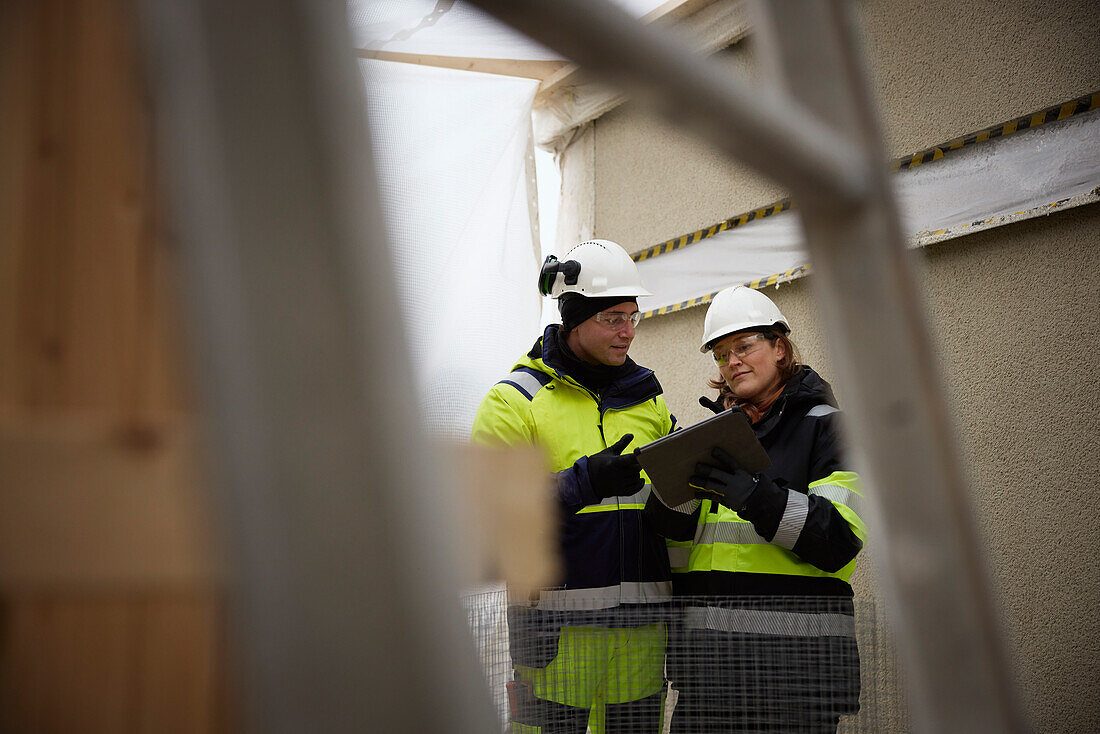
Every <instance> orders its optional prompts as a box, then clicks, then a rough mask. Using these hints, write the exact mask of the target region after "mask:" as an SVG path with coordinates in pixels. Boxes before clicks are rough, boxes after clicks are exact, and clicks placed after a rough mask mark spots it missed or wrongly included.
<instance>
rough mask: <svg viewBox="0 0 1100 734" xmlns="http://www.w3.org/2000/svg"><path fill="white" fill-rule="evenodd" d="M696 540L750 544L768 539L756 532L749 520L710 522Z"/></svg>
mask: <svg viewBox="0 0 1100 734" xmlns="http://www.w3.org/2000/svg"><path fill="white" fill-rule="evenodd" d="M695 542H696V544H698V545H702V544H703V543H737V544H740V545H750V544H753V543H763V544H765V545H767V542H768V541H767V540H766V539H765V538H763V537H762V536H761V535H760V534H759V533H757V532H756V528H754V527H753V526H752V523H749V522H708V523H707V524H706V526H704V527H703V532H701V533H698V534H696V536H695Z"/></svg>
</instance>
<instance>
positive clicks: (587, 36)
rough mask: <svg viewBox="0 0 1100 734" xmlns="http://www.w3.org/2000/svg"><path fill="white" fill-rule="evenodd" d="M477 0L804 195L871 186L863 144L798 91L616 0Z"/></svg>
mask: <svg viewBox="0 0 1100 734" xmlns="http://www.w3.org/2000/svg"><path fill="white" fill-rule="evenodd" d="M471 1H472V2H473V4H474V5H478V6H480V7H482V8H484V9H485V10H487V11H489V12H491V13H493V14H494V15H496V16H497V17H499V18H500V19H501V20H504V21H506V22H507V23H510V24H511V25H513V26H515V27H516V28H517V29H518V30H520V31H523V32H524V33H526V34H528V35H529V36H531V37H532V38H534V39H535V40H537V41H539V42H540V43H544V44H546V45H547V46H549V47H550V48H553V49H554V50H556V51H559V52H561V53H562V54H563V55H565V56H566V57H568V58H570V59H572V60H573V61H575V62H577V63H578V64H580V65H581V66H582V67H583V68H584V69H587V70H588V71H591V72H592V73H594V74H598V75H599V76H600V77H601V78H602V79H604V80H606V81H608V82H609V83H611V84H614V85H616V86H619V87H620V88H622V89H623V90H624V91H626V92H628V93H629V94H630V95H631V96H632V97H633V98H634V99H637V100H639V101H642V102H645V103H648V104H650V105H652V106H655V107H657V108H658V109H660V110H661V111H662V112H664V113H666V114H667V115H668V116H669V117H670V118H671V119H673V120H675V121H676V124H677V126H679V127H681V128H683V129H685V130H689V131H691V132H693V133H694V134H696V135H698V136H699V137H701V138H703V139H705V140H706V141H707V142H709V143H710V144H712V145H714V146H715V147H717V148H718V149H719V150H721V151H723V152H724V153H726V154H727V155H731V156H734V157H736V158H739V159H741V160H743V161H745V162H746V163H748V164H749V165H751V166H753V167H754V168H756V169H757V170H759V171H761V172H767V173H768V174H769V175H771V176H773V177H774V178H776V179H777V180H778V181H779V182H780V183H782V184H783V185H785V186H787V187H789V188H790V189H791V191H792V192H794V194H795V196H796V197H798V198H799V199H802V198H804V197H805V196H814V195H816V192H818V191H823V190H828V191H829V192H830V196H831V198H832V200H833V201H834V202H837V204H838V205H844V204H852V203H854V202H856V201H859V200H861V199H863V198H864V197H865V195H866V182H865V179H864V177H863V175H862V174H863V171H864V170H865V167H866V165H865V160H864V156H863V152H862V151H861V150H860V149H859V148H858V147H857V146H856V145H854V144H853V143H852V142H851V141H849V140H848V139H847V138H846V137H845V136H843V135H841V134H840V133H838V132H836V131H834V130H833V129H831V128H829V127H827V126H825V125H823V124H821V122H819V121H818V119H817V118H816V117H815V116H814V115H813V114H811V113H810V112H809V111H808V110H806V109H805V108H803V107H802V105H801V104H799V102H798V101H797V100H796V99H794V98H793V97H791V96H789V95H787V94H784V93H782V92H781V91H779V90H777V89H775V88H770V89H762V90H753V89H750V88H749V87H748V85H746V84H744V83H741V82H738V81H737V80H736V79H731V78H730V76H729V74H728V73H726V72H725V71H723V70H722V69H721V68H719V67H718V66H716V65H713V64H705V63H701V62H700V59H699V58H698V57H697V56H696V55H695V53H694V52H693V51H692V49H691V48H690V47H689V46H688V45H687V44H686V43H682V42H678V39H675V38H672V37H670V36H669V35H668V34H667V33H662V32H661V31H660V30H659V29H656V28H652V27H649V26H646V25H643V24H642V23H640V22H639V21H637V20H635V19H634V18H632V17H631V16H630V15H629V14H627V13H626V11H624V10H622V9H621V8H619V7H617V6H615V5H613V4H612V3H610V2H587V1H586V0H560V1H559V0H531V1H529V2H512V0H471Z"/></svg>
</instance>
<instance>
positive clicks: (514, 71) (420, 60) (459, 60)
mask: <svg viewBox="0 0 1100 734" xmlns="http://www.w3.org/2000/svg"><path fill="white" fill-rule="evenodd" d="M355 55H356V56H358V57H359V58H362V59H377V60H379V61H396V62H400V63H403V64H416V65H418V66H434V67H437V68H440V69H458V70H460V71H477V72H481V73H482V74H499V75H502V76H518V77H523V78H525V79H546V78H548V77H551V76H553V75H554V74H555V73H556V72H558V71H559V70H560V69H562V68H563V67H565V66H568V65H569V64H568V62H565V61H543V60H522V59H479V58H469V57H462V56H433V55H431V54H407V53H400V52H397V51H372V50H370V49H362V48H361V49H356V51H355Z"/></svg>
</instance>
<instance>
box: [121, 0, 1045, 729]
mask: <svg viewBox="0 0 1100 734" xmlns="http://www.w3.org/2000/svg"><path fill="white" fill-rule="evenodd" d="M472 1H473V2H474V4H476V5H478V6H480V7H482V8H483V9H485V10H487V11H489V12H491V13H493V14H494V15H496V16H497V17H498V18H500V19H502V20H504V21H505V22H507V23H509V24H511V25H513V26H515V27H516V28H518V29H519V30H521V31H523V32H524V33H526V34H528V35H530V36H531V37H532V38H534V39H536V40H538V41H540V42H541V43H543V44H545V45H547V46H549V47H551V48H554V49H556V50H558V51H560V52H561V53H562V54H563V55H564V56H566V57H567V58H570V59H572V60H573V61H575V62H577V63H578V64H580V66H581V67H582V68H584V69H586V70H588V71H589V72H591V73H593V74H595V75H597V76H599V77H600V78H602V79H604V80H605V81H607V82H609V83H611V84H613V85H616V86H617V87H619V88H620V89H622V90H624V91H626V92H627V93H629V94H630V95H631V97H632V98H633V99H635V100H636V101H638V102H640V103H642V104H646V105H648V106H649V107H651V108H653V109H656V110H658V111H660V112H662V113H664V114H666V115H667V116H669V117H670V118H672V119H673V120H675V122H676V123H677V124H678V125H679V126H680V127H682V128H684V129H686V130H689V131H691V132H693V133H694V134H696V135H698V136H699V137H701V138H702V139H704V140H706V141H709V142H710V143H711V144H713V145H715V146H716V147H718V148H719V149H720V150H722V151H724V152H725V153H727V154H729V155H731V156H735V157H737V158H740V159H741V160H743V161H745V162H747V163H748V164H750V165H752V166H753V167H754V168H756V169H757V170H759V171H760V172H762V173H764V174H766V175H768V176H770V177H772V178H774V179H775V180H777V181H778V182H780V183H781V184H783V185H784V186H786V187H787V188H788V189H789V190H790V192H791V194H792V195H793V196H794V197H795V198H797V199H798V201H799V204H800V206H801V216H802V220H803V223H804V227H805V233H806V239H807V242H808V246H809V251H810V254H811V257H812V260H813V263H814V269H815V276H814V278H813V279H812V283H813V292H814V296H815V299H816V301H817V303H818V304H819V305H820V307H821V311H822V314H823V316H824V323H825V324H826V335H827V337H828V339H827V342H828V344H829V347H830V352H831V354H832V356H833V357H834V359H835V364H836V365H837V368H838V369H837V371H838V380H837V382H838V384H839V386H840V387H841V389H842V390H843V393H844V394H845V396H846V398H847V400H848V410H847V412H848V414H849V416H850V419H849V423H848V427H849V429H850V432H851V434H852V436H853V438H854V445H855V446H856V448H857V449H858V450H859V455H860V457H861V462H860V465H861V467H862V468H863V471H864V474H865V476H866V479H867V485H868V486H869V487H871V488H872V489H873V491H874V493H875V495H874V499H875V500H877V503H878V505H879V507H880V509H881V517H880V518H879V522H878V523H877V524H876V526H875V527H874V528H873V531H874V534H875V541H874V542H875V543H876V544H878V545H879V546H880V547H883V548H884V550H885V554H884V556H885V558H886V559H887V562H886V564H885V568H884V572H883V574H882V575H883V578H884V579H885V580H886V582H887V583H888V586H889V591H890V593H891V595H892V598H893V599H894V600H895V603H893V604H892V605H891V609H890V610H891V612H894V613H896V617H895V618H894V620H893V627H894V629H895V631H896V633H897V635H898V638H899V644H900V652H901V657H902V661H903V664H904V668H905V673H906V680H907V681H909V683H910V685H911V686H912V691H911V692H912V698H913V703H914V712H915V716H916V723H917V725H918V728H919V729H920V730H921V731H925V732H968V733H969V732H978V731H997V732H1024V731H1027V724H1026V722H1025V720H1024V718H1023V717H1022V715H1021V712H1020V709H1019V703H1018V702H1019V697H1018V696H1017V695H1015V693H1014V691H1013V684H1012V674H1011V669H1010V666H1009V665H1008V663H1007V656H1006V654H1005V651H1004V648H1003V642H1002V640H1001V636H1000V634H999V623H998V616H997V611H996V605H995V603H994V600H993V595H992V593H991V590H990V585H989V581H988V575H987V573H986V570H985V568H984V561H983V558H982V555H981V551H980V545H979V541H978V535H977V532H976V529H975V527H974V522H973V519H972V515H971V512H970V508H969V501H968V496H967V491H966V485H965V482H964V480H963V472H962V468H961V465H960V461H959V457H958V452H957V449H956V446H955V442H954V440H953V429H952V426H951V422H950V420H949V416H948V413H947V410H946V407H945V401H944V399H943V388H942V385H941V378H940V375H939V372H938V370H937V367H936V364H935V359H934V357H933V349H932V344H931V340H930V338H929V335H928V330H927V328H926V326H925V322H924V318H923V315H922V310H921V304H920V301H919V298H918V294H917V290H916V286H915V281H914V276H913V272H912V271H913V263H912V255H910V254H909V253H907V252H906V251H905V248H904V244H903V239H902V236H901V233H900V228H899V225H898V216H897V212H896V207H895V204H894V202H893V199H892V195H891V190H890V187H889V181H888V173H889V164H888V161H887V159H886V157H885V155H884V153H883V151H882V149H881V148H882V145H881V142H880V140H881V136H880V134H879V131H878V127H877V122H876V118H875V114H874V111H873V105H872V104H871V101H870V94H869V91H868V89H869V87H868V85H867V83H866V81H865V79H864V76H863V70H862V66H861V62H860V59H859V54H858V50H857V46H856V44H855V43H854V41H853V39H854V38H855V34H854V32H853V29H852V23H851V20H850V17H849V8H848V7H847V5H848V3H846V2H844V1H843V0H770V1H768V2H763V1H757V2H755V3H753V5H752V8H753V11H754V12H755V14H756V26H755V27H756V30H757V32H758V34H759V36H760V38H761V41H762V42H761V43H760V44H759V46H758V49H759V51H760V53H761V54H762V55H763V61H764V67H765V70H766V73H767V76H768V79H769V82H770V83H769V84H768V85H767V86H765V87H764V88H761V89H750V88H749V87H747V86H746V85H745V84H742V83H739V82H737V81H736V80H733V79H729V78H728V72H725V71H723V70H721V69H720V68H719V67H718V66H717V65H713V64H711V63H709V62H708V61H707V60H705V59H701V58H699V57H697V56H695V55H694V54H693V53H692V52H691V51H690V49H689V47H688V46H687V45H686V44H684V43H681V42H679V41H678V40H677V39H676V38H674V37H673V36H672V35H670V34H669V32H668V31H660V30H658V29H655V28H652V27H648V26H645V25H643V24H641V23H639V22H638V21H636V20H634V19H633V18H631V17H630V16H628V15H627V14H626V13H625V12H623V11H622V10H620V9H618V8H617V7H616V6H614V5H612V4H611V3H609V2H607V1H606V0H601V1H600V2H597V1H596V0H527V1H525V2H523V3H516V2H512V1H511V0H472ZM140 7H141V9H142V12H143V15H144V17H145V20H146V21H147V23H146V26H145V27H146V36H145V37H146V39H147V53H148V59H149V61H150V65H149V66H150V69H151V70H152V76H151V88H152V90H153V93H154V102H155V104H156V107H157V112H158V114H157V118H156V119H157V124H158V126H159V127H158V132H159V135H158V139H159V141H160V144H161V145H162V149H163V153H164V154H165V159H166V161H167V163H168V166H167V169H168V173H169V179H168V180H169V184H170V186H169V193H170V200H171V202H172V204H173V209H174V213H175V215H176V219H175V223H176V225H177V233H178V239H179V243H180V248H179V251H180V260H181V264H182V265H183V268H182V281H183V283H182V286H183V287H182V289H181V290H182V292H183V294H184V296H185V300H186V306H187V309H186V310H187V313H188V315H189V327H190V331H191V333H192V335H193V337H194V338H193V344H194V347H195V349H194V354H195V355H196V359H195V368H196V370H195V371H196V374H197V375H198V377H199V387H200V397H201V398H202V401H203V403H204V406H205V407H206V409H207V413H208V415H209V420H210V429H211V430H210V435H211V436H212V439H213V441H212V447H211V455H212V456H213V457H214V460H215V468H216V472H215V478H216V479H217V480H218V482H217V484H216V486H217V487H218V494H217V499H218V500H219V505H218V506H219V508H220V513H221V517H222V519H223V521H224V525H225V527H226V529H227V530H228V531H229V532H228V533H227V538H228V539H229V541H230V542H231V546H230V547H231V548H232V550H233V554H232V560H233V561H234V563H233V568H234V569H235V579H236V584H235V585H234V589H235V590H236V595H235V601H236V602H237V609H238V610H239V613H238V614H237V615H236V616H235V619H236V620H237V621H238V630H239V633H240V635H241V639H242V640H243V641H244V643H245V645H244V652H245V657H244V661H245V674H246V681H247V683H248V686H247V688H246V691H247V692H248V693H249V694H250V700H251V701H252V703H253V705H252V706H251V707H250V709H249V710H250V711H251V713H252V717H251V720H252V722H253V723H254V725H255V726H256V728H258V729H259V730H262V731H267V732H298V731H302V730H310V731H320V732H329V731H332V732H336V731H353V730H356V731H358V730H361V729H362V728H363V726H364V724H365V723H367V722H369V723H370V724H372V725H373V726H374V727H375V728H377V729H378V730H384V731H470V732H486V731H492V730H494V729H495V728H496V720H495V716H494V714H493V712H492V710H491V706H490V704H489V700H488V696H487V695H486V693H485V691H484V687H483V686H482V684H481V673H480V669H479V667H478V664H477V660H476V656H475V655H474V652H473V648H472V643H471V642H470V640H469V635H468V634H467V631H466V630H465V629H464V623H463V619H462V615H461V611H460V609H459V606H458V595H457V591H458V590H457V588H456V582H455V579H456V577H457V574H455V573H454V569H453V567H452V566H451V563H452V562H453V561H452V560H451V559H453V558H454V555H455V554H454V553H453V552H451V551H452V550H453V549H454V548H455V547H456V544H457V542H458V540H457V536H456V535H455V533H454V529H453V528H448V527H447V526H446V525H445V523H444V518H445V517H447V516H448V514H447V513H446V512H443V511H440V512H432V513H419V514H417V512H416V510H417V509H418V508H422V507H424V506H425V503H430V504H433V505H434V506H436V507H438V506H439V503H440V502H445V501H446V498H445V497H441V496H439V495H441V494H445V493H438V492H437V493H431V492H429V487H431V486H432V483H433V482H434V481H435V480H436V479H437V478H438V477H439V476H441V473H440V471H439V469H438V468H437V467H433V466H432V465H431V461H432V458H431V457H430V456H426V457H425V456H419V455H418V456H417V460H416V461H409V460H408V457H409V447H417V446H422V445H423V441H424V438H423V430H422V428H421V427H420V426H419V425H417V423H416V419H415V415H413V414H412V411H410V410H409V407H408V401H407V400H405V399H403V398H404V396H406V395H408V394H410V392H411V389H412V387H411V384H410V380H409V377H408V370H407V369H405V363H406V362H407V356H406V355H407V350H406V348H405V344H404V341H403V338H402V336H401V334H400V329H399V328H397V325H398V324H400V317H399V313H398V312H397V309H396V307H395V303H396V294H395V292H394V289H393V286H392V283H391V282H390V278H389V277H388V273H389V272H390V269H391V268H390V263H389V258H388V253H387V249H386V243H385V239H384V237H385V228H384V225H383V222H382V220H381V217H380V213H379V205H378V198H377V194H376V192H375V191H374V188H373V187H374V182H373V175H372V168H371V162H370V156H369V146H368V145H366V143H365V138H364V135H363V131H364V130H365V128H366V126H365V124H364V121H363V118H364V113H363V105H362V104H361V99H362V90H361V86H360V80H359V75H358V73H357V70H356V68H355V65H354V57H353V55H352V53H351V52H350V50H349V45H348V43H347V34H346V21H345V18H344V11H345V7H344V4H343V3H342V2H334V1H330V2H317V1H316V0H290V1H289V2H285V3H275V4H272V3H267V2H263V1H262V0H231V1H230V0H197V1H196V2H194V3H174V2H172V1H171V0H142V3H141V4H140ZM380 427H381V428H380ZM403 458H404V460H403ZM397 485H400V486H401V487H402V488H403V489H404V491H403V492H400V493H394V492H392V491H389V490H390V488H392V487H393V486H397ZM410 539H411V540H410ZM355 560H358V561H359V562H355ZM383 599H384V600H385V603H382V602H381V600H383ZM424 630H432V634H431V635H428V636H426V635H424V634H422V633H423V631H424ZM441 661H446V663H445V664H441Z"/></svg>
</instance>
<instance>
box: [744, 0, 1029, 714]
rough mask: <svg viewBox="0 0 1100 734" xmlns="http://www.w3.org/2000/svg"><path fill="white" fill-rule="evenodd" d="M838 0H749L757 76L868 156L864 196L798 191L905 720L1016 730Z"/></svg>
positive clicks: (865, 94) (1014, 700)
mask: <svg viewBox="0 0 1100 734" xmlns="http://www.w3.org/2000/svg"><path fill="white" fill-rule="evenodd" d="M849 5H850V3H848V2H846V1H845V0H766V1H761V0H754V2H753V3H752V9H753V11H754V14H755V18H754V21H755V22H754V28H755V29H756V31H757V33H758V35H759V39H760V43H759V44H757V45H756V47H755V48H756V49H757V52H758V53H759V54H760V57H761V66H762V67H763V71H764V74H765V76H766V80H765V83H767V84H774V85H777V86H781V87H782V88H784V89H785V90H787V91H788V92H789V93H790V94H791V95H792V96H793V97H795V98H796V99H798V100H799V101H800V102H801V103H802V104H804V105H805V106H806V107H807V108H808V109H810V110H812V111H813V112H814V113H816V114H817V115H818V116H819V118H820V119H821V120H822V121H823V122H824V123H825V124H826V125H828V126H829V127H831V128H832V129H834V130H838V131H843V133H844V134H845V135H846V136H847V137H849V138H850V139H851V140H852V142H853V144H862V146H863V148H864V150H865V151H866V155H867V160H868V161H869V166H868V168H867V170H866V172H865V176H866V180H867V182H868V183H869V184H870V189H869V197H868V200H867V202H866V204H865V205H864V206H862V207H859V208H857V209H845V210H843V211H837V209H836V206H835V204H834V203H833V202H832V201H830V198H831V197H830V196H829V195H828V192H822V195H821V196H819V197H816V198H813V199H809V200H802V199H800V200H799V205H800V212H801V216H802V221H803V228H804V231H805V234H806V240H807V244H808V246H809V251H810V260H811V262H812V263H813V266H814V277H813V278H811V284H812V287H813V290H814V295H815V297H816V301H817V303H818V304H819V306H820V308H821V311H822V314H823V317H824V318H823V319H822V322H823V324H824V325H825V330H826V336H827V339H826V343H827V344H828V345H829V346H830V352H831V354H832V355H833V357H834V360H835V361H834V364H835V365H836V377H837V382H838V386H839V387H840V388H841V391H842V393H843V395H844V396H845V400H846V406H845V408H846V410H847V412H848V413H849V414H850V415H851V416H852V418H853V420H851V421H849V423H848V424H846V425H847V427H848V429H849V431H850V432H851V433H852V434H853V437H854V439H855V443H856V445H858V446H860V447H861V449H862V453H863V456H864V459H865V461H866V462H867V465H868V466H867V468H866V470H865V473H866V474H867V485H868V487H869V488H870V489H871V491H872V492H874V498H875V500H876V501H877V502H878V503H879V506H880V507H881V509H882V520H883V522H884V524H885V527H882V528H878V529H872V533H874V536H873V539H872V543H875V544H880V547H881V548H882V549H883V550H884V551H885V553H884V557H885V559H886V560H887V566H888V569H887V570H888V573H886V574H884V576H885V579H884V580H885V581H886V583H887V585H888V587H892V588H888V591H889V592H890V593H891V595H892V597H893V598H894V600H895V601H896V603H895V604H894V605H893V606H895V607H896V609H893V610H892V611H894V612H896V614H897V615H898V616H899V617H900V623H899V624H897V625H896V630H897V633H898V638H899V646H900V648H901V653H902V660H903V662H904V665H905V678H906V679H907V680H908V681H909V682H910V684H911V685H912V687H913V688H914V696H913V700H914V702H915V703H916V704H917V705H916V706H915V707H914V715H915V716H916V719H917V725H918V726H919V728H920V730H922V731H925V732H929V733H930V734H931V733H933V732H935V733H937V734H938V733H940V732H959V733H962V732H968V733H969V732H1024V731H1027V730H1028V727H1027V725H1026V722H1025V720H1024V718H1023V716H1022V713H1021V709H1020V706H1019V703H1018V702H1019V700H1020V699H1019V696H1018V695H1017V694H1016V692H1015V691H1014V684H1013V681H1012V668H1011V666H1010V664H1009V660H1008V656H1007V655H1006V652H1005V650H1004V648H1003V642H1002V640H1001V629H1000V628H1001V624H1000V618H999V616H998V614H997V604H996V603H995V600H994V598H993V595H992V593H991V589H990V581H989V574H988V571H987V569H986V567H985V564H984V559H983V556H982V548H981V544H980V539H979V531H978V528H977V527H976V525H975V523H974V520H973V513H972V510H971V507H970V502H969V497H968V492H967V486H966V482H965V479H964V475H963V470H962V467H961V464H960V460H959V456H958V450H957V447H956V441H955V436H954V431H953V426H952V422H951V419H950V416H949V415H948V412H947V409H946V401H945V399H944V390H943V387H942V381H941V376H940V373H939V370H938V367H937V364H936V359H935V350H934V347H933V344H932V341H931V339H930V338H929V334H928V330H927V327H926V326H925V320H924V315H923V304H922V302H921V296H920V293H919V291H918V289H917V285H916V282H915V278H914V276H913V267H912V266H913V259H914V255H913V254H912V253H909V252H906V250H905V241H904V236H903V235H902V232H901V225H900V221H899V218H898V214H897V209H896V205H895V202H894V197H893V191H892V188H891V183H890V179H889V170H890V168H889V161H888V158H887V156H886V153H885V151H884V150H883V146H882V142H881V140H882V136H881V133H880V131H879V127H878V122H877V117H876V114H875V108H874V103H873V100H872V98H871V93H870V85H869V84H868V82H867V81H866V79H865V74H864V69H863V60H862V53H861V50H860V47H859V45H858V44H857V38H856V34H855V31H854V25H853V23H852V19H851V18H850V16H849Z"/></svg>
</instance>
